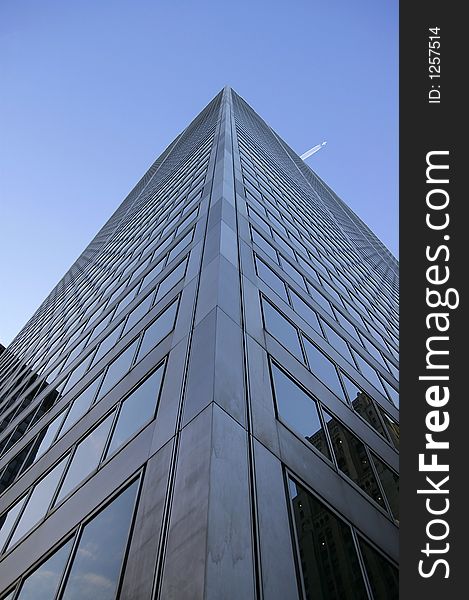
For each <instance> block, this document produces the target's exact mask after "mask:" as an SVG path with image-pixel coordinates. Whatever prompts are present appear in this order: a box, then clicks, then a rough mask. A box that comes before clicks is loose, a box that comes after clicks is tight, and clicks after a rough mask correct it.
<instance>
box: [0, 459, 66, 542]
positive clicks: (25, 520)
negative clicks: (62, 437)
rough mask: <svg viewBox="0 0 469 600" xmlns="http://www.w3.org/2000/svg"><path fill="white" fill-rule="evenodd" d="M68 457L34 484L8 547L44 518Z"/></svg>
mask: <svg viewBox="0 0 469 600" xmlns="http://www.w3.org/2000/svg"><path fill="white" fill-rule="evenodd" d="M67 460H68V456H66V457H65V458H63V459H62V461H61V462H60V463H59V464H58V465H56V466H55V467H54V468H53V469H52V471H50V473H49V474H48V475H46V476H45V477H44V478H43V479H41V481H40V482H39V483H38V484H36V486H35V487H34V489H33V493H32V494H31V496H30V497H29V500H28V503H27V504H26V507H25V509H24V510H23V514H22V515H21V518H20V520H19V521H18V525H17V526H16V528H15V531H14V533H13V535H12V537H11V539H10V543H9V544H8V547H11V546H12V545H13V544H14V543H15V542H16V541H17V540H19V539H20V538H21V537H22V536H23V535H24V534H25V533H26V532H27V531H29V530H30V529H31V528H32V527H33V526H34V525H35V524H36V523H37V522H38V521H40V520H41V519H42V517H44V515H45V514H46V512H47V509H48V508H49V504H50V502H51V500H52V496H53V495H54V492H55V490H56V488H57V484H58V483H59V480H60V478H61V476H62V473H63V471H64V469H65V465H66V463H67Z"/></svg>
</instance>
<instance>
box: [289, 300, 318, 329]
mask: <svg viewBox="0 0 469 600" xmlns="http://www.w3.org/2000/svg"><path fill="white" fill-rule="evenodd" d="M290 297H291V299H292V305H293V310H294V311H295V312H296V313H297V314H298V315H299V316H300V317H302V318H303V319H304V320H305V321H306V323H308V325H309V326H310V327H312V328H313V329H315V330H316V331H317V332H318V333H319V334H320V335H322V331H321V328H320V327H319V321H318V315H317V314H316V311H314V310H313V309H312V308H311V307H309V306H308V305H307V304H306V302H305V301H304V300H302V299H301V298H300V297H299V296H298V295H297V294H295V292H294V291H293V290H290Z"/></svg>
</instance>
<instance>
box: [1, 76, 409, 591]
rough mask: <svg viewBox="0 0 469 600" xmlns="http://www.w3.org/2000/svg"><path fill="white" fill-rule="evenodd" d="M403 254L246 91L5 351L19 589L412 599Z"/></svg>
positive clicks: (105, 233)
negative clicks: (407, 549) (407, 595)
mask: <svg viewBox="0 0 469 600" xmlns="http://www.w3.org/2000/svg"><path fill="white" fill-rule="evenodd" d="M398 360H399V349H398V264H397V261H396V260H395V259H394V257H393V256H392V255H391V254H390V253H389V251H388V250H387V249H386V248H385V247H384V246H383V244H382V243H381V242H380V241H379V240H378V239H377V238H376V237H375V236H374V235H373V233H372V232H371V231H370V230H369V229H368V228H367V227H366V225H365V224H364V223H363V222H362V221H361V220H360V219H359V218H358V217H357V215H355V214H354V213H353V211H351V209H350V208H349V207H348V206H347V205H346V204H345V203H344V202H342V200H340V199H339V198H338V197H337V196H336V195H335V194H334V192H333V191H332V190H331V189H330V188H329V187H328V186H327V185H326V184H325V183H324V182H323V181H322V180H321V179H320V178H319V177H318V176H317V175H316V174H315V173H314V172H313V171H311V170H310V169H309V168H308V167H307V166H306V165H305V164H304V162H303V161H301V159H300V158H299V157H298V156H297V155H296V154H295V153H294V152H293V151H292V150H291V149H290V148H289V147H288V145H287V144H286V143H285V142H284V141H283V140H281V139H280V138H279V136H278V135H277V134H276V133H275V132H274V131H273V130H272V129H271V128H270V127H269V126H268V125H267V124H266V123H265V122H264V121H263V120H262V119H261V118H260V117H259V116H258V115H257V114H256V113H255V112H254V111H253V110H252V108H250V107H249V105H247V104H246V103H245V102H244V100H242V99H241V98H240V97H239V96H238V95H237V94H236V93H235V92H234V91H233V90H231V89H230V88H225V89H224V90H223V91H222V92H220V94H218V95H217V96H216V97H215V98H214V99H213V100H212V102H211V103H210V104H209V105H208V106H207V107H206V108H205V109H204V110H203V111H202V112H201V113H200V114H199V115H198V116H197V117H196V119H195V120H194V121H193V122H192V123H191V124H190V125H189V126H188V127H187V128H186V129H184V131H183V132H182V133H181V134H180V135H179V136H178V137H177V138H176V139H175V140H174V141H173V142H172V143H171V144H170V145H169V146H168V148H167V149H166V150H165V151H164V152H163V154H162V155H161V156H160V157H159V158H158V159H157V160H156V161H155V163H154V164H153V165H152V166H151V167H150V169H149V170H148V172H147V173H146V174H145V175H144V176H143V178H142V179H141V180H140V181H139V182H138V183H137V185H136V186H135V188H134V189H133V190H132V191H131V192H130V193H129V195H128V196H127V197H126V198H125V199H124V201H123V202H122V204H121V205H120V206H119V208H118V209H117V210H116V212H115V213H114V214H113V215H112V216H111V218H110V219H109V220H108V221H107V223H105V225H104V226H103V228H102V229H101V230H100V231H99V232H98V234H97V235H96V237H95V238H94V239H93V240H92V241H91V243H90V244H89V245H88V247H87V248H86V249H85V250H84V252H83V253H82V254H81V256H80V257H79V258H78V259H77V261H76V262H75V263H74V264H73V265H72V267H71V268H70V270H69V271H68V272H67V273H66V274H65V275H64V277H63V278H62V279H61V281H60V282H59V283H58V284H57V286H56V287H55V288H54V289H53V290H52V292H51V293H50V294H49V296H48V297H47V298H46V299H45V300H44V302H43V303H42V304H41V306H40V307H39V309H38V310H37V311H36V313H35V314H34V315H33V317H32V318H31V319H30V320H29V321H28V323H27V324H26V325H25V327H24V328H23V329H22V330H21V331H20V332H19V334H18V335H17V337H16V338H15V339H14V340H13V342H12V343H11V344H10V345H9V346H8V347H7V348H6V349H5V350H4V351H3V352H2V353H1V354H0V600H5V599H8V600H24V599H29V598H38V599H42V598H44V599H46V598H47V599H50V600H52V599H57V600H59V599H74V598H80V599H82V598H92V597H94V598H103V599H109V600H111V599H113V598H122V599H135V598H141V599H143V600H153V599H156V598H159V599H163V598H164V599H167V598H177V599H178V600H179V599H184V598H203V597H209V596H210V597H214V598H218V597H224V598H230V599H231V598H232V599H233V600H234V599H238V598H243V600H244V599H249V598H252V599H254V598H261V597H264V598H269V600H270V599H274V600H275V599H277V598H278V599H279V600H284V599H285V598H288V599H290V598H291V599H293V600H294V599H295V598H298V599H301V598H303V599H304V598H324V599H337V600H339V599H342V598H344V599H348V598H350V599H358V598H360V599H361V598H365V599H370V600H371V599H375V600H380V599H384V598H386V599H387V598H389V599H392V598H397V570H396V564H397V559H398V554H397V547H398V544H397V540H398V519H399V506H398V486H399V476H398V446H399V425H398V423H399V413H398V368H399V363H398Z"/></svg>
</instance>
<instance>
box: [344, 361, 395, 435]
mask: <svg viewBox="0 0 469 600" xmlns="http://www.w3.org/2000/svg"><path fill="white" fill-rule="evenodd" d="M341 375H342V381H343V383H344V386H345V390H346V392H347V396H348V399H349V400H350V404H351V405H352V406H353V408H354V410H355V411H356V412H357V413H358V414H359V415H360V416H361V417H362V418H363V419H365V421H366V422H367V423H368V424H369V425H371V426H372V427H373V429H374V430H375V431H377V432H378V433H380V434H381V435H382V436H383V437H386V432H385V430H384V427H383V423H382V421H381V419H380V411H379V410H378V408H377V407H376V405H375V403H374V402H373V400H372V399H371V398H370V397H369V396H368V394H366V393H365V392H364V391H362V390H361V389H360V388H359V387H358V386H357V385H356V384H355V383H354V382H353V381H352V380H351V379H349V377H347V375H345V374H344V373H342V372H341Z"/></svg>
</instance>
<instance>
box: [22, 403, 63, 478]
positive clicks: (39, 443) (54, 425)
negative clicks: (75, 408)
mask: <svg viewBox="0 0 469 600" xmlns="http://www.w3.org/2000/svg"><path fill="white" fill-rule="evenodd" d="M64 414H65V413H64V412H61V413H60V414H59V415H57V416H56V417H55V419H54V420H53V421H51V422H50V423H49V425H48V426H47V427H44V429H43V430H42V431H41V432H40V433H39V434H38V436H37V437H36V439H35V441H34V446H33V448H32V450H31V452H30V453H29V456H28V458H27V459H26V460H25V462H24V465H23V468H22V471H25V470H26V469H27V468H28V467H29V466H30V465H32V464H33V463H34V462H35V461H36V460H38V458H40V457H41V456H42V455H43V454H44V452H45V451H46V450H48V448H50V445H51V444H52V442H53V441H54V438H55V435H56V433H57V431H58V430H59V427H60V424H61V423H62V421H63V418H64Z"/></svg>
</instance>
